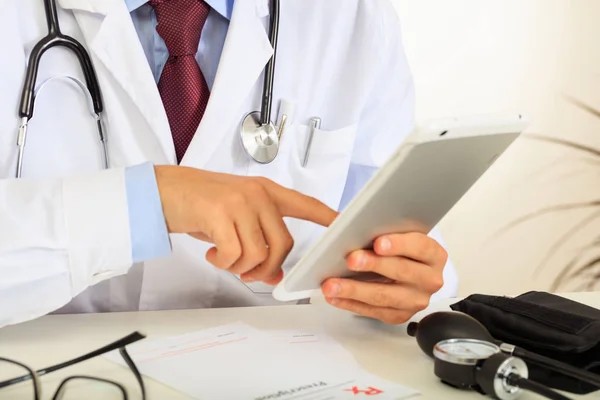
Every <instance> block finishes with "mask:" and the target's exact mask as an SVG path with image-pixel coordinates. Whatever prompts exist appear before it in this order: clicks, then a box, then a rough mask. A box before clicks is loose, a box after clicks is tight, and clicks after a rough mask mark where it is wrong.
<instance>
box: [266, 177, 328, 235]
mask: <svg viewBox="0 0 600 400" xmlns="http://www.w3.org/2000/svg"><path fill="white" fill-rule="evenodd" d="M261 183H262V185H264V187H265V189H266V190H267V193H268V194H269V196H270V197H271V199H272V200H273V202H274V203H275V206H276V207H277V209H278V210H279V213H280V214H281V215H282V216H284V217H291V218H297V219H301V220H304V221H310V222H314V223H316V224H319V225H321V226H329V225H331V224H332V223H333V221H334V220H335V219H336V218H337V216H338V212H337V211H335V210H333V209H331V208H330V207H328V206H327V205H326V204H324V203H322V202H321V201H319V200H318V199H315V198H314V197H310V196H306V195H304V194H302V193H300V192H298V191H296V190H292V189H288V188H285V187H283V186H280V185H278V184H276V183H274V182H271V181H269V180H264V179H263V180H261Z"/></svg>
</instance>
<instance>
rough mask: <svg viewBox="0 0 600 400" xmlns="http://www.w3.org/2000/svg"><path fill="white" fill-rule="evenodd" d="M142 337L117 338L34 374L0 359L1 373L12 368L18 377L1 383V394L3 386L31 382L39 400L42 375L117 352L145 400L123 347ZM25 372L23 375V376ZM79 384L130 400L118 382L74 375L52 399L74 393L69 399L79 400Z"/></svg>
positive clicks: (136, 334) (66, 398) (59, 399)
mask: <svg viewBox="0 0 600 400" xmlns="http://www.w3.org/2000/svg"><path fill="white" fill-rule="evenodd" d="M145 337H146V336H145V335H143V334H141V333H139V332H134V333H132V334H130V335H128V336H126V337H124V338H122V339H119V340H117V341H116V342H113V343H111V344H109V345H107V346H104V347H102V348H100V349H98V350H94V351H92V352H90V353H87V354H85V355H83V356H80V357H77V358H74V359H72V360H70V361H66V362H63V363H60V364H56V365H53V366H51V367H47V368H43V369H40V370H37V371H34V370H33V369H32V368H30V367H28V366H27V365H25V364H23V363H20V362H18V361H15V360H10V359H8V358H2V357H0V372H2V373H3V374H4V373H6V372H7V371H9V370H10V368H9V367H11V368H14V371H15V372H18V374H17V375H20V376H17V377H16V378H12V379H9V380H6V381H2V382H0V391H1V390H2V389H3V388H5V387H8V386H11V385H15V384H18V383H22V382H28V381H30V382H29V383H31V386H30V388H31V393H32V398H33V400H40V399H41V385H40V377H41V376H44V375H47V374H49V373H51V372H55V371H58V370H60V369H63V368H67V367H70V366H72V365H75V364H78V363H80V362H83V361H87V360H90V359H92V358H94V357H98V356H100V355H103V354H106V353H110V352H111V351H114V350H119V354H120V355H121V357H122V358H123V360H124V361H125V363H126V364H127V366H128V367H129V369H130V370H131V372H132V373H133V374H134V376H135V379H136V380H137V382H138V384H139V385H140V390H141V393H142V400H146V388H145V386H144V380H143V379H142V375H141V374H140V372H139V371H138V369H137V367H136V365H135V363H134V362H133V360H132V359H131V357H130V356H129V354H128V353H127V349H126V348H125V347H126V346H128V345H130V344H132V343H135V342H137V341H140V340H142V339H144V338H145ZM25 371H26V373H25ZM79 383H92V384H93V387H94V390H95V389H97V390H102V391H105V392H106V393H110V394H111V395H106V396H105V395H104V394H103V398H106V399H122V400H129V397H128V395H127V390H126V389H125V387H124V386H123V385H121V384H120V383H118V382H114V381H111V380H107V379H102V378H98V377H93V376H84V375H74V376H70V377H68V378H66V379H64V380H63V381H62V382H61V384H60V385H59V386H58V388H57V389H56V392H55V393H54V396H53V397H52V400H70V398H71V397H70V396H71V395H72V394H73V393H75V392H77V393H78V395H77V397H72V398H81V397H80V396H81V395H80V393H81V392H80V391H79V390H77V389H78V388H79V387H80V385H79Z"/></svg>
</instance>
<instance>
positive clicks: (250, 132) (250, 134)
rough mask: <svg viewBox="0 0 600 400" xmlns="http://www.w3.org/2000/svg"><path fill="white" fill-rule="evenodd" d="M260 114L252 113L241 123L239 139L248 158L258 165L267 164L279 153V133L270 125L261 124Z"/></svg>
mask: <svg viewBox="0 0 600 400" xmlns="http://www.w3.org/2000/svg"><path fill="white" fill-rule="evenodd" d="M260 119H261V113H260V112H252V113H250V114H248V115H246V117H245V118H244V120H243V121H242V129H241V130H240V139H241V141H242V145H243V146H244V149H245V150H246V152H247V153H248V155H249V156H250V157H252V158H253V159H254V160H255V161H256V162H258V163H260V164H269V163H271V162H272V161H273V160H275V158H276V157H277V154H278V153H279V139H280V138H279V132H278V131H277V129H276V128H275V125H273V124H272V123H268V124H262V123H261V121H260Z"/></svg>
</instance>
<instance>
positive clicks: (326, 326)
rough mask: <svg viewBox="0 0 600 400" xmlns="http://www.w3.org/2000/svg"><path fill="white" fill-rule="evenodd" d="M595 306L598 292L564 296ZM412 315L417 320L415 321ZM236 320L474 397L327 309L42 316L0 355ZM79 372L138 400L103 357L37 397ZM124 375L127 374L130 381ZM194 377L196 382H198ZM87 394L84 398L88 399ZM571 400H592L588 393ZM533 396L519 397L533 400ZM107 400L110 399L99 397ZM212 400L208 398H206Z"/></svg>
mask: <svg viewBox="0 0 600 400" xmlns="http://www.w3.org/2000/svg"><path fill="white" fill-rule="evenodd" d="M565 297H569V298H572V299H574V300H576V301H579V302H582V303H585V304H589V305H591V306H593V307H597V308H600V294H598V293H595V294H592V293H588V294H576V295H565ZM448 304H451V302H445V303H442V304H436V305H434V306H433V307H431V308H430V309H429V310H428V312H431V311H435V310H438V309H447V308H446V306H447V305H448ZM418 317H419V316H417V318H418ZM237 321H242V322H245V323H247V324H250V325H253V326H255V327H257V328H263V329H296V328H299V329H305V330H313V331H325V332H327V333H328V334H329V335H331V336H333V337H334V338H336V339H337V340H338V341H339V342H340V343H342V345H344V346H345V347H346V348H347V349H348V350H349V351H351V352H352V353H353V354H354V355H355V357H356V359H357V360H358V362H359V363H361V365H363V366H364V367H365V368H366V369H367V370H369V371H370V372H372V373H375V374H377V375H379V376H381V377H383V378H385V379H389V380H391V381H396V382H398V383H401V384H404V385H406V386H410V387H413V388H415V389H417V390H419V391H420V392H421V393H422V396H421V397H420V398H421V399H427V400H429V399H432V400H433V399H435V400H439V399H443V400H453V399H467V400H468V399H481V398H482V397H481V396H480V395H478V394H474V393H466V392H460V391H456V390H454V389H450V388H448V387H446V386H445V385H443V384H442V383H440V382H438V380H437V379H436V378H435V376H434V374H433V363H432V361H431V360H429V359H428V358H426V357H425V356H424V355H423V353H421V351H420V349H419V348H418V346H417V345H416V343H415V341H414V339H413V338H410V337H408V336H407V335H406V333H405V330H406V328H405V327H387V326H383V325H381V324H379V323H377V322H375V321H371V320H367V319H363V318H358V317H354V316H352V315H350V314H348V313H345V312H342V311H338V310H335V309H333V308H331V307H329V306H327V305H323V304H315V305H303V306H291V307H288V306H282V307H268V308H241V309H215V310H197V311H166V312H144V313H124V314H94V315H68V316H47V317H44V318H40V319H39V320H36V321H32V322H29V323H25V324H22V325H19V326H13V327H7V328H4V329H0V355H2V356H3V357H8V358H12V359H16V360H19V361H21V362H24V363H26V364H28V365H29V366H31V367H33V368H36V369H38V368H42V367H46V366H48V365H52V364H55V363H58V362H62V361H66V360H68V359H71V358H73V357H76V356H79V355H82V354H84V353H86V352H88V351H90V350H95V349H97V348H99V347H102V346H104V345H106V344H108V343H110V342H112V341H114V340H115V339H118V338H120V337H122V336H125V335H127V334H129V333H131V332H133V331H136V330H139V331H141V332H144V333H146V334H147V335H148V336H149V337H161V336H170V335H177V334H182V333H186V332H191V331H195V330H199V329H204V328H209V327H212V326H217V325H222V324H226V323H231V322H237ZM74 374H77V375H79V374H86V375H93V376H98V377H103V378H106V379H114V380H117V381H119V382H122V383H123V384H125V385H126V386H127V387H128V390H129V393H130V396H131V399H132V400H136V399H139V398H140V397H139V390H138V389H137V384H136V382H135V380H134V379H133V375H132V374H131V373H130V372H129V371H128V370H126V369H124V368H122V367H120V366H117V365H114V364H112V363H110V362H109V361H106V360H104V359H100V358H98V359H94V360H90V361H88V362H86V363H83V364H79V365H76V366H73V367H70V368H68V369H67V370H65V371H59V372H55V373H53V374H49V375H47V376H45V377H43V378H42V383H43V385H42V390H43V398H44V399H48V398H50V394H51V393H53V392H54V389H55V388H56V386H57V385H58V384H59V383H60V380H62V379H63V378H64V377H65V376H68V375H74ZM130 375H131V376H130ZM201 378H202V377H199V379H201ZM145 382H146V387H147V389H148V395H149V396H148V397H149V399H160V400H163V399H174V400H176V399H187V397H186V396H183V395H181V394H179V393H177V392H175V391H173V390H172V389H170V388H168V387H166V386H164V385H162V384H160V383H157V382H155V381H153V380H151V379H148V378H145ZM27 393H28V391H25V390H24V389H23V388H14V389H11V390H7V389H4V390H2V391H0V399H14V400H18V399H26V400H30V398H29V397H27V396H30V395H29V394H27ZM93 396H94V393H93V391H91V394H90V397H86V399H92V398H94V397H93ZM571 397H572V398H585V399H586V400H587V399H588V398H589V399H591V398H600V395H599V394H598V393H596V394H593V395H591V396H585V397H575V396H571ZM537 398H538V397H537V396H533V395H525V396H524V397H523V398H522V399H524V400H533V399H537ZM106 400H110V399H106ZM211 400H212V399H211Z"/></svg>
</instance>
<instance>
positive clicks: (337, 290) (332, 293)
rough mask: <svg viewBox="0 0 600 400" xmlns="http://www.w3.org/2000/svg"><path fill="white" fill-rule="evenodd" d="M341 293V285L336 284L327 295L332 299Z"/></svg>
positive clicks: (331, 286)
mask: <svg viewBox="0 0 600 400" xmlns="http://www.w3.org/2000/svg"><path fill="white" fill-rule="evenodd" d="M341 291H342V287H341V286H340V284H339V283H334V284H332V285H330V286H329V290H328V291H327V294H328V295H329V296H331V297H335V296H337V295H338V294H340V292H341Z"/></svg>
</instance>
